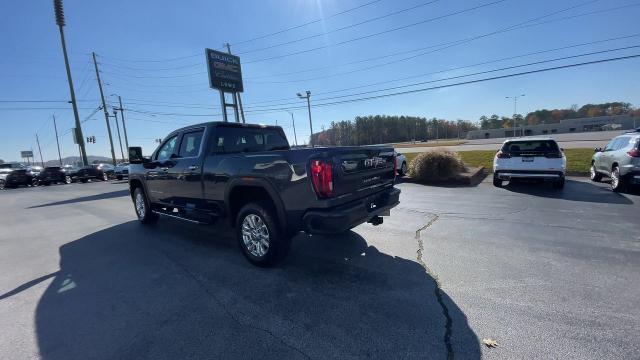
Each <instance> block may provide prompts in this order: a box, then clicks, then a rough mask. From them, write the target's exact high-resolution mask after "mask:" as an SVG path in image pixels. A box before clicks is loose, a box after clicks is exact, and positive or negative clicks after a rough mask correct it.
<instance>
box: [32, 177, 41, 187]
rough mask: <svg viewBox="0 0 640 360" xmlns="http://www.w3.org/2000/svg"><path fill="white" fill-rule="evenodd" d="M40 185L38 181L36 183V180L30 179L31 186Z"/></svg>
mask: <svg viewBox="0 0 640 360" xmlns="http://www.w3.org/2000/svg"><path fill="white" fill-rule="evenodd" d="M38 185H40V181H38V179H31V186H38Z"/></svg>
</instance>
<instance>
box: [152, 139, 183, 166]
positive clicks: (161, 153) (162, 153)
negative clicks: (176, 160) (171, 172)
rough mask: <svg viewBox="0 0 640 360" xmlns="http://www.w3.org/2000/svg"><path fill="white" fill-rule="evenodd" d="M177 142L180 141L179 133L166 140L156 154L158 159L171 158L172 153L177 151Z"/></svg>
mask: <svg viewBox="0 0 640 360" xmlns="http://www.w3.org/2000/svg"><path fill="white" fill-rule="evenodd" d="M177 142H178V136H177V135H176V136H174V137H172V138H170V139H169V140H167V141H165V143H164V144H162V147H160V150H158V154H157V155H156V160H160V161H162V160H169V159H170V158H171V155H173V154H175V153H176V150H177V149H176V147H177Z"/></svg>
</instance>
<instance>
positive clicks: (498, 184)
mask: <svg viewBox="0 0 640 360" xmlns="http://www.w3.org/2000/svg"><path fill="white" fill-rule="evenodd" d="M493 186H495V187H498V188H501V187H502V180H500V178H498V177H497V176H495V175H494V176H493Z"/></svg>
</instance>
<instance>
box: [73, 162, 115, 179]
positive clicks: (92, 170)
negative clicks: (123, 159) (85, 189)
mask: <svg viewBox="0 0 640 360" xmlns="http://www.w3.org/2000/svg"><path fill="white" fill-rule="evenodd" d="M105 165H106V166H105ZM109 172H111V174H113V166H112V165H109V164H94V165H89V166H83V167H81V168H79V169H78V170H77V171H75V173H74V174H73V175H72V179H73V180H74V181H80V182H83V183H86V182H87V181H89V180H102V181H107V180H109V177H110V176H109Z"/></svg>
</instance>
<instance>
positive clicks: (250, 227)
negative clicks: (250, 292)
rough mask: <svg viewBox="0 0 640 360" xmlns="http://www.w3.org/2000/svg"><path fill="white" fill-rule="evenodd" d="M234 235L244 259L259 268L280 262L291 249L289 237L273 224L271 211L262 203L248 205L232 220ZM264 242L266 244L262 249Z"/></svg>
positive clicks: (273, 215)
mask: <svg viewBox="0 0 640 360" xmlns="http://www.w3.org/2000/svg"><path fill="white" fill-rule="evenodd" d="M252 219H253V220H252ZM257 219H259V221H258V220H257ZM265 227H266V230H265ZM265 235H266V239H265V238H264V237H265ZM236 236H237V238H238V244H239V245H240V249H242V253H243V254H244V256H245V257H246V258H247V260H249V262H251V263H252V264H254V265H257V266H261V267H269V266H273V265H275V264H277V263H278V262H280V261H281V260H282V259H284V258H285V257H286V256H287V253H288V252H289V247H290V246H291V237H289V236H287V235H286V233H285V232H284V231H282V230H281V229H280V228H279V227H278V225H277V221H276V215H275V210H274V209H273V207H272V206H270V205H269V204H266V203H262V202H260V203H249V204H246V205H245V206H243V207H242V209H240V211H239V212H238V216H237V217H236ZM257 237H261V238H260V239H256V238H257ZM254 239H255V240H254ZM264 241H266V242H267V244H266V249H265V244H264ZM261 253H262V254H261Z"/></svg>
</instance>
